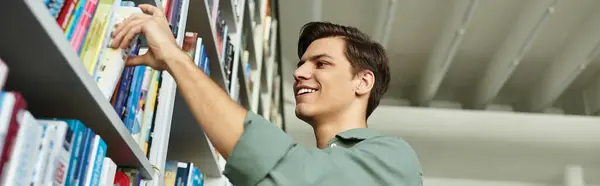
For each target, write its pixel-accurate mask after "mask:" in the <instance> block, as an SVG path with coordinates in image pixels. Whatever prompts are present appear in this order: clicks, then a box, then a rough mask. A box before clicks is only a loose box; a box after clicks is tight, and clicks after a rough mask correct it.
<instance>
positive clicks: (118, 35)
mask: <svg viewBox="0 0 600 186" xmlns="http://www.w3.org/2000/svg"><path fill="white" fill-rule="evenodd" d="M143 22H144V20H143V19H138V20H135V21H129V22H127V23H126V24H123V25H122V26H120V27H119V30H118V31H115V32H113V35H114V37H113V40H112V43H111V44H110V46H111V47H113V48H116V47H119V46H121V43H122V42H123V41H124V39H125V38H124V37H125V36H126V35H127V34H128V33H129V32H130V30H131V28H133V27H135V26H137V25H139V24H143ZM138 32H139V31H138ZM135 34H139V33H135Z"/></svg>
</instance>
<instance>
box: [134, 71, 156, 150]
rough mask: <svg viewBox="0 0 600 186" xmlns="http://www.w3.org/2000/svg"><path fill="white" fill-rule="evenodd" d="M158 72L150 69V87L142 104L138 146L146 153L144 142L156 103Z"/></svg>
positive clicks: (146, 141) (146, 138)
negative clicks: (142, 111)
mask: <svg viewBox="0 0 600 186" xmlns="http://www.w3.org/2000/svg"><path fill="white" fill-rule="evenodd" d="M159 76H160V72H159V71H156V70H152V73H151V79H152V80H151V82H150V89H149V90H148V96H147V97H146V101H145V102H146V103H145V104H144V116H143V118H142V123H143V124H142V132H141V135H140V136H141V139H140V142H142V143H140V144H139V145H140V148H141V149H143V150H144V154H147V150H146V147H145V146H146V144H147V143H148V140H149V134H150V128H151V127H152V117H153V115H154V107H155V104H156V95H157V91H158V81H159V80H160V79H159V78H160V77H159Z"/></svg>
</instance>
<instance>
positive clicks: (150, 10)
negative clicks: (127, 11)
mask: <svg viewBox="0 0 600 186" xmlns="http://www.w3.org/2000/svg"><path fill="white" fill-rule="evenodd" d="M138 7H140V9H142V12H144V13H147V14H150V15H154V16H161V17H164V16H165V15H164V14H163V12H162V10H160V8H158V7H155V6H152V5H149V4H141V5H139V6H138Z"/></svg>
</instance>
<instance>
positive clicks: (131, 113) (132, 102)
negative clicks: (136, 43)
mask: <svg viewBox="0 0 600 186" xmlns="http://www.w3.org/2000/svg"><path fill="white" fill-rule="evenodd" d="M145 72H146V66H137V67H135V71H134V73H133V79H132V80H131V87H130V88H129V97H128V98H127V104H125V109H126V111H125V114H126V115H125V120H124V123H125V127H126V128H127V129H128V130H129V133H130V134H131V133H132V132H133V131H132V129H133V124H134V122H135V113H136V111H137V107H138V102H139V101H140V94H141V92H142V91H141V89H142V81H143V80H144V73H145Z"/></svg>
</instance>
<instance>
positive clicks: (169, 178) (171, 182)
mask: <svg viewBox="0 0 600 186" xmlns="http://www.w3.org/2000/svg"><path fill="white" fill-rule="evenodd" d="M177 163H179V162H177V161H167V163H166V164H165V177H164V182H165V185H166V186H175V180H176V179H177Z"/></svg>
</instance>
